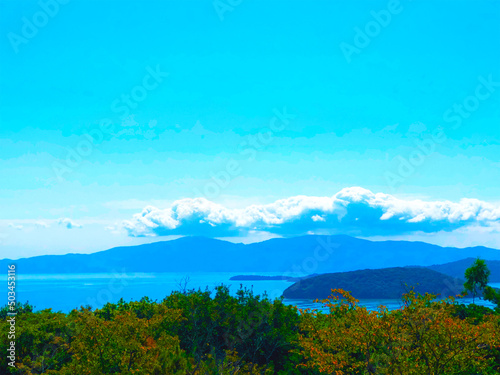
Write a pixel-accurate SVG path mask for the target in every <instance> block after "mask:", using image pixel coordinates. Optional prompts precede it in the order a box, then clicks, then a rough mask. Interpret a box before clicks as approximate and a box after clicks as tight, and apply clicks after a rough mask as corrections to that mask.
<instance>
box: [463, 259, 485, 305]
mask: <svg viewBox="0 0 500 375" xmlns="http://www.w3.org/2000/svg"><path fill="white" fill-rule="evenodd" d="M489 277H490V270H489V269H488V267H487V266H486V262H485V261H484V260H483V259H479V258H477V259H476V261H475V262H474V263H473V264H472V266H470V267H469V268H467V269H466V270H465V280H466V281H465V284H464V287H465V291H469V292H471V293H472V303H474V302H475V298H476V296H477V295H479V293H484V290H485V288H486V287H487V286H488V279H489Z"/></svg>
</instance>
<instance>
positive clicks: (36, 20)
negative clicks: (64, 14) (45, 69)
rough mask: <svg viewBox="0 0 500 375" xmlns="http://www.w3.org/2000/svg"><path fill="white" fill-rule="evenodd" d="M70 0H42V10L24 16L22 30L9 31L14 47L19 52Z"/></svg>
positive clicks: (40, 5) (39, 4)
mask: <svg viewBox="0 0 500 375" xmlns="http://www.w3.org/2000/svg"><path fill="white" fill-rule="evenodd" d="M69 2H70V0H40V1H39V2H38V6H39V8H40V10H38V11H37V12H35V13H33V15H32V16H31V17H29V18H28V17H22V18H21V22H22V26H21V31H20V32H19V33H15V32H12V31H11V32H9V33H8V34H7V38H8V39H9V42H10V45H11V46H12V49H13V50H14V52H15V53H16V54H17V53H19V47H20V46H21V45H23V44H28V43H29V41H30V40H32V39H33V38H34V37H36V36H37V35H38V32H39V31H40V30H41V29H43V28H44V27H45V26H47V25H48V23H49V22H50V20H51V19H52V18H54V17H56V16H57V15H58V14H59V11H60V10H61V5H66V4H68V3H69Z"/></svg>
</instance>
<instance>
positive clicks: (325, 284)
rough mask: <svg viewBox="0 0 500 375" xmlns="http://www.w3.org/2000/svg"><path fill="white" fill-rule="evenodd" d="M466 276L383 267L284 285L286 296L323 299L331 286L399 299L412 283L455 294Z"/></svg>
mask: <svg viewBox="0 0 500 375" xmlns="http://www.w3.org/2000/svg"><path fill="white" fill-rule="evenodd" d="M463 284H464V282H463V280H461V279H459V278H455V277H451V276H448V275H445V274H442V273H440V272H437V271H433V270H430V269H427V268H406V267H394V268H381V269H366V270H359V271H350V272H338V273H327V274H322V275H317V276H314V277H310V278H307V279H303V280H299V281H297V282H295V283H294V284H293V285H291V286H290V287H288V288H287V289H285V291H284V292H283V297H284V298H286V299H316V298H319V299H324V298H327V297H328V296H330V295H331V294H332V293H331V289H343V290H345V291H349V292H351V294H352V296H353V297H355V298H357V299H400V298H401V296H402V295H403V294H404V293H406V292H408V291H409V290H410V288H411V287H414V288H415V291H416V292H418V293H421V294H424V293H431V294H435V295H438V296H439V297H449V296H456V295H457V294H460V293H461V292H462V291H463Z"/></svg>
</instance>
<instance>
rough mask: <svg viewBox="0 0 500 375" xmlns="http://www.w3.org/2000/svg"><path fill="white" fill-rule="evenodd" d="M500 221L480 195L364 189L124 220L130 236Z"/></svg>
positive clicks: (199, 205)
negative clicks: (454, 198) (406, 194)
mask: <svg viewBox="0 0 500 375" xmlns="http://www.w3.org/2000/svg"><path fill="white" fill-rule="evenodd" d="M499 220H500V206H498V205H493V204H491V203H487V202H483V201H479V200H477V199H467V198H464V199H461V200H460V201H459V202H451V201H423V200H403V199H398V198H396V197H394V196H392V195H389V194H383V193H376V194H375V193H372V192H371V191H369V190H366V189H363V188H360V187H351V188H345V189H342V190H341V191H340V192H338V193H337V194H335V195H333V196H332V197H310V196H295V197H290V198H286V199H281V200H277V201H276V202H274V203H271V204H267V205H250V206H248V207H246V208H236V209H230V208H226V207H224V206H222V205H220V204H217V203H214V202H211V201H208V200H207V199H205V198H195V199H182V200H178V201H175V202H174V203H173V204H172V206H171V207H168V208H165V209H160V208H157V207H154V206H147V207H146V208H144V209H143V211H142V212H141V213H138V214H136V215H134V217H133V219H132V220H130V221H125V222H124V223H123V224H124V228H125V229H126V230H127V231H128V233H129V235H131V236H157V235H208V236H214V237H221V236H237V235H244V234H245V233H248V231H250V230H255V231H266V232H270V233H276V234H282V235H299V234H305V233H307V232H309V231H315V232H318V231H320V232H321V231H322V232H325V233H350V234H356V235H382V234H388V235H393V234H399V233H410V232H417V231H420V232H424V233H433V232H438V231H452V230H455V229H458V228H461V227H465V226H468V225H471V224H474V225H480V226H491V225H492V224H493V223H495V222H498V221H499Z"/></svg>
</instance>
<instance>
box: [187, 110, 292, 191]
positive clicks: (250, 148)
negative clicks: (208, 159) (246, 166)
mask: <svg viewBox="0 0 500 375" xmlns="http://www.w3.org/2000/svg"><path fill="white" fill-rule="evenodd" d="M273 113H274V114H275V115H274V116H273V117H272V118H271V120H270V121H269V126H268V127H266V128H264V129H262V130H261V131H260V132H259V133H257V134H256V135H249V136H247V137H246V139H245V140H244V141H243V142H242V143H240V145H239V147H238V153H239V154H240V155H241V156H245V157H246V160H247V161H254V160H255V158H256V157H257V153H258V152H259V151H261V150H263V149H264V148H265V147H266V146H268V145H269V144H271V142H272V141H273V140H274V136H275V134H277V133H280V132H282V131H283V130H285V128H286V126H288V125H289V124H290V121H291V120H294V119H295V118H296V117H297V116H296V115H294V114H291V113H288V112H287V109H286V107H284V108H283V110H282V111H280V110H278V109H277V108H274V109H273ZM242 172H243V168H242V166H241V164H240V161H238V160H235V159H229V160H228V161H227V163H226V165H225V167H224V168H223V169H222V170H219V171H218V172H216V173H214V172H210V181H209V182H207V183H206V184H205V186H204V187H203V189H202V190H199V189H198V188H194V189H193V192H194V194H195V196H197V197H201V196H204V197H206V198H208V199H213V198H215V197H218V196H219V194H220V193H221V191H222V190H223V189H226V188H227V187H229V185H230V184H231V182H232V181H233V180H234V179H235V178H236V177H238V176H240V175H241V173H242Z"/></svg>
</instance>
